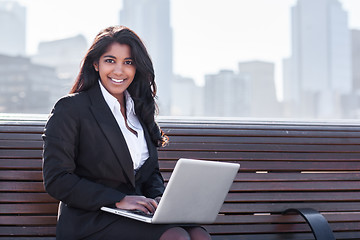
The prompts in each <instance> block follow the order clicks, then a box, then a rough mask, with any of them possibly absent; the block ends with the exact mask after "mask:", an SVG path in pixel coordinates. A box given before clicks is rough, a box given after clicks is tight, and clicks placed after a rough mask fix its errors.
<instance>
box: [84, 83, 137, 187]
mask: <svg viewBox="0 0 360 240" xmlns="http://www.w3.org/2000/svg"><path fill="white" fill-rule="evenodd" d="M88 94H89V96H90V99H91V102H92V106H91V107H90V109H91V111H92V113H93V115H94V117H95V119H96V121H97V122H98V124H99V126H100V128H101V129H102V131H103V133H104V135H105V137H106V139H107V141H108V142H109V144H110V146H111V148H112V150H113V151H114V153H115V155H116V157H117V160H118V161H119V163H120V165H121V166H122V168H123V170H124V172H125V174H126V175H127V177H128V179H129V181H130V183H131V184H132V186H133V187H135V176H134V168H133V162H132V160H131V155H130V152H129V149H128V147H127V144H126V141H125V138H124V136H123V134H122V132H121V130H120V128H119V126H118V123H117V122H116V119H115V118H114V116H113V114H112V112H111V110H110V108H109V106H108V105H107V103H106V101H105V99H104V97H103V96H102V93H101V90H100V87H99V85H98V84H96V85H95V86H94V87H92V88H91V89H89V91H88Z"/></svg>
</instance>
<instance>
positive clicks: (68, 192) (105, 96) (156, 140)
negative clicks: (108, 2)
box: [43, 26, 210, 240]
mask: <svg viewBox="0 0 360 240" xmlns="http://www.w3.org/2000/svg"><path fill="white" fill-rule="evenodd" d="M71 93H72V94H70V95H68V96H66V97H63V98H61V99H60V100H59V101H58V102H57V103H56V104H55V107H54V108H53V111H52V113H51V116H50V118H49V120H48V122H47V124H46V126H45V132H44V135H43V139H44V154H43V177H44V184H45V189H46V191H47V192H48V193H49V194H50V195H51V196H52V197H54V198H55V199H57V200H60V206H59V209H60V210H59V217H58V223H57V227H56V238H57V239H117V238H118V236H121V238H124V239H149V240H150V239H154V240H155V239H156V240H157V239H161V240H170V239H171V240H173V239H189V238H190V237H191V239H194V240H197V239H202V240H207V239H210V236H209V234H208V233H207V232H206V231H205V229H203V228H201V227H199V226H196V225H191V226H187V227H180V226H178V225H174V224H159V225H154V224H146V223H142V222H139V221H134V220H131V219H128V218H126V217H120V216H115V215H112V214H110V213H105V212H102V211H101V210H100V208H101V207H103V206H116V207H117V208H120V209H125V210H139V211H142V212H145V213H148V214H149V213H154V211H155V210H156V208H157V205H158V202H159V201H160V199H161V196H162V194H163V192H164V188H165V187H164V180H163V178H162V176H161V173H160V171H159V163H158V155H157V149H156V148H157V147H160V146H162V145H164V144H166V143H167V140H168V139H167V136H165V135H164V134H163V132H162V131H161V129H160V128H159V127H158V125H157V124H156V122H155V114H156V111H155V105H156V104H155V101H154V98H155V97H156V84H155V76H154V70H153V67H152V62H151V59H150V57H149V55H148V53H147V50H146V48H145V46H144V45H143V43H142V41H141V40H140V38H139V37H138V36H137V35H136V34H135V33H134V32H133V31H132V30H130V29H128V28H126V27H123V26H115V27H108V28H106V29H104V30H102V31H101V32H100V33H99V34H98V35H97V36H96V38H95V40H94V42H93V44H92V46H91V47H90V49H89V50H88V52H87V54H86V55H85V57H84V60H83V63H82V66H81V70H80V73H79V75H78V77H77V79H76V82H75V83H74V85H73V88H72V90H71ZM84 219H86V222H87V224H84Z"/></svg>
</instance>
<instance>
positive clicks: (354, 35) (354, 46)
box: [351, 29, 360, 94]
mask: <svg viewBox="0 0 360 240" xmlns="http://www.w3.org/2000/svg"><path fill="white" fill-rule="evenodd" d="M351 56H352V77H353V89H354V91H356V92H358V93H359V94H360V30H358V29H353V30H352V31H351Z"/></svg>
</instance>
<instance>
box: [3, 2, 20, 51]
mask: <svg viewBox="0 0 360 240" xmlns="http://www.w3.org/2000/svg"><path fill="white" fill-rule="evenodd" d="M0 33H1V37H0V54H4V55H10V56H18V55H21V56H25V54H26V44H25V42H26V8H25V7H23V6H21V5H20V4H19V3H18V2H16V1H9V0H0Z"/></svg>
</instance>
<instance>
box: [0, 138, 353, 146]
mask: <svg viewBox="0 0 360 240" xmlns="http://www.w3.org/2000/svg"><path fill="white" fill-rule="evenodd" d="M0 136H1V134H0ZM169 137H170V146H171V145H172V144H177V143H198V144H200V143H203V144H208V143H212V144H216V143H229V144H259V145H264V144H296V145H305V146H308V145H311V144H321V145H345V146H346V145H347V144H353V145H357V144H360V136H359V137H352V138H350V137H349V138H336V137H332V138H330V137H329V138H323V137H296V138H294V137H284V136H281V137H275V136H269V137H265V136H259V137H251V136H241V135H240V136H234V137H221V136H213V137H209V136H175V135H170V136H169ZM167 148H168V147H166V148H165V149H167Z"/></svg>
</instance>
